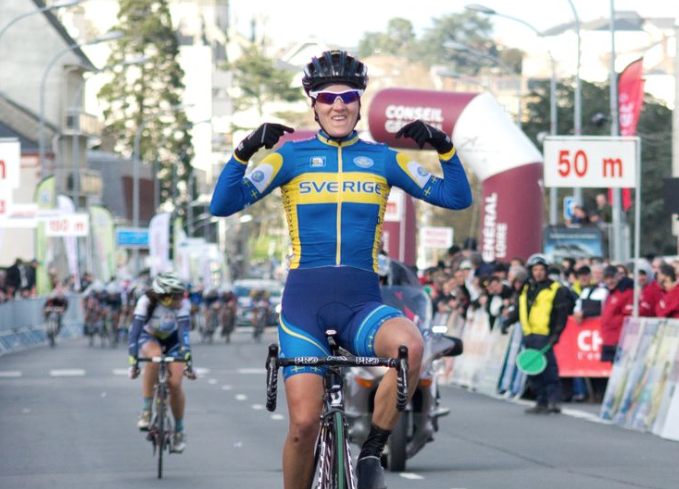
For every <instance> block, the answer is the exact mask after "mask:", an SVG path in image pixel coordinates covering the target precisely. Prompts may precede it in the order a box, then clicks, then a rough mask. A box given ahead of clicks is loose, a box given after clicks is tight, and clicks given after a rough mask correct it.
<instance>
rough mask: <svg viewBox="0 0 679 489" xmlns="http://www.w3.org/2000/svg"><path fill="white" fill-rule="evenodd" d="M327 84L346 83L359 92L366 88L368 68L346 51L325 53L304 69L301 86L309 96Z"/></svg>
mask: <svg viewBox="0 0 679 489" xmlns="http://www.w3.org/2000/svg"><path fill="white" fill-rule="evenodd" d="M329 83H346V84H347V85H351V86H354V87H356V88H358V89H359V90H365V87H367V86H368V68H367V67H366V66H365V65H364V64H363V63H361V62H360V61H359V60H358V59H356V58H354V57H353V56H351V55H350V54H348V53H347V52H346V51H325V52H324V53H323V54H321V56H320V57H318V58H317V57H315V56H314V57H313V58H312V59H311V63H309V64H308V65H306V67H305V68H304V76H303V77H302V86H303V87H304V91H305V92H306V93H307V95H308V94H309V92H313V91H315V90H318V89H319V88H320V87H321V86H323V85H327V84H329Z"/></svg>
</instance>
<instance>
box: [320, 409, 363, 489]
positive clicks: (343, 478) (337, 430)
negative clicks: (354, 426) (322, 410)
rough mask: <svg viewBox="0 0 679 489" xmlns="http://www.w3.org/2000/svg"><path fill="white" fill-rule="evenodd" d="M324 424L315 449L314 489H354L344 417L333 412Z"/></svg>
mask: <svg viewBox="0 0 679 489" xmlns="http://www.w3.org/2000/svg"><path fill="white" fill-rule="evenodd" d="M326 419H327V421H326V422H325V423H324V425H323V426H322V428H321V432H320V434H319V437H318V444H317V447H316V486H315V487H316V488H317V489H355V487H356V484H355V477H354V473H353V468H352V467H351V454H350V453H349V441H348V440H347V436H346V430H345V424H344V417H343V416H342V414H341V413H340V412H335V413H333V414H332V416H331V417H330V418H329V419H328V418H326Z"/></svg>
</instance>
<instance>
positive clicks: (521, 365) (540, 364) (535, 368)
mask: <svg viewBox="0 0 679 489" xmlns="http://www.w3.org/2000/svg"><path fill="white" fill-rule="evenodd" d="M551 347H552V344H551V343H548V344H547V345H546V346H545V347H544V348H542V349H541V350H535V349H533V348H526V349H525V350H523V351H522V352H521V353H519V354H518V356H517V357H516V366H517V368H518V369H519V370H521V371H522V372H523V373H524V374H526V375H539V374H541V373H542V372H543V371H544V370H545V368H547V359H546V358H545V352H546V351H547V350H549V349H550V348H551Z"/></svg>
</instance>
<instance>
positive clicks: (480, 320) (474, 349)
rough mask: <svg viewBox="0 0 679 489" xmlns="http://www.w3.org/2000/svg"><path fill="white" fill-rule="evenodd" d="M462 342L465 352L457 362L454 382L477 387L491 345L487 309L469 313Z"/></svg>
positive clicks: (471, 387) (473, 387)
mask: <svg viewBox="0 0 679 489" xmlns="http://www.w3.org/2000/svg"><path fill="white" fill-rule="evenodd" d="M462 342H463V343H464V354H463V355H462V356H460V357H459V358H458V359H457V361H456V362H455V369H454V370H453V383H454V384H457V385H462V386H465V387H469V388H470V389H476V387H477V385H478V382H479V379H480V378H481V373H482V371H483V368H484V365H485V361H486V356H487V354H488V350H489V345H490V323H489V321H488V315H487V314H486V312H485V311H483V310H479V311H474V312H473V313H471V314H468V315H467V321H466V324H465V327H464V333H463V335H462Z"/></svg>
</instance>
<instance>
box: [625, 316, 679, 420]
mask: <svg viewBox="0 0 679 489" xmlns="http://www.w3.org/2000/svg"><path fill="white" fill-rule="evenodd" d="M655 344H656V345H657V350H656V351H655V352H652V353H651V354H650V355H649V358H648V359H647V362H646V364H645V365H644V366H645V370H644V374H643V376H642V385H640V386H639V389H638V390H637V391H636V394H637V399H636V400H635V402H634V403H633V404H632V408H631V410H630V414H629V416H628V418H629V423H628V427H630V428H632V429H633V430H639V431H648V430H650V429H651V428H652V427H653V425H654V424H655V422H656V419H658V414H659V413H660V409H661V407H662V401H663V396H664V393H665V391H666V390H667V388H668V386H669V378H670V372H671V369H672V366H673V364H674V360H675V358H676V356H677V347H678V346H679V328H677V326H676V325H674V324H670V323H669V322H667V321H666V320H665V321H664V322H662V323H661V324H660V327H659V331H658V334H657V341H656V342H655ZM651 355H652V356H651Z"/></svg>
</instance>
